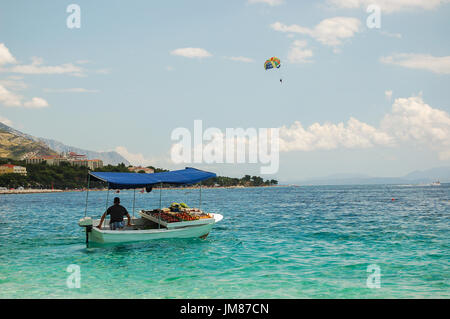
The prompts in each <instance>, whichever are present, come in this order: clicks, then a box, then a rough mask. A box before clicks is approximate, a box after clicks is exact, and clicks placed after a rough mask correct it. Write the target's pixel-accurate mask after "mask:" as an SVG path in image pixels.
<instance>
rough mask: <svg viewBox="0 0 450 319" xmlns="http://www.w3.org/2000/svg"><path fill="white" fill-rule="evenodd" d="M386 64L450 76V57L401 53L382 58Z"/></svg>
mask: <svg viewBox="0 0 450 319" xmlns="http://www.w3.org/2000/svg"><path fill="white" fill-rule="evenodd" d="M380 61H381V62H382V63H385V64H393V65H399V66H402V67H405V68H410V69H419V70H426V71H431V72H434V73H437V74H450V56H442V57H435V56H432V55H429V54H414V53H399V54H394V55H391V56H387V57H381V59H380Z"/></svg>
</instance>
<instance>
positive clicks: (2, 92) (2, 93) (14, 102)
mask: <svg viewBox="0 0 450 319" xmlns="http://www.w3.org/2000/svg"><path fill="white" fill-rule="evenodd" d="M0 103H2V104H3V105H5V106H22V96H20V95H18V94H15V93H13V92H11V91H9V90H8V89H7V88H5V87H4V86H3V85H0Z"/></svg>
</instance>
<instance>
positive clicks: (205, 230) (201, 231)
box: [88, 214, 223, 244]
mask: <svg viewBox="0 0 450 319" xmlns="http://www.w3.org/2000/svg"><path fill="white" fill-rule="evenodd" d="M211 215H213V216H214V221H213V222H212V223H209V224H203V225H196V226H187V227H181V228H174V229H167V228H160V229H148V230H108V229H98V228H97V227H92V229H91V231H90V232H88V236H89V242H94V243H105V244H106V243H125V242H136V241H149V240H155V239H167V238H198V237H206V236H207V235H208V234H209V232H210V231H211V229H212V228H213V226H214V225H215V224H216V223H217V222H218V221H220V220H222V218H223V216H222V215H220V214H211ZM94 225H98V223H94ZM105 226H106V225H105Z"/></svg>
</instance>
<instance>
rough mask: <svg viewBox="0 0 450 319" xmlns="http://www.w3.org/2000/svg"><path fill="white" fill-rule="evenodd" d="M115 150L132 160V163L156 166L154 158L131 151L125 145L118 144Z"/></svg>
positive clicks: (129, 160)
mask: <svg viewBox="0 0 450 319" xmlns="http://www.w3.org/2000/svg"><path fill="white" fill-rule="evenodd" d="M115 151H116V152H117V153H119V154H120V155H122V156H123V157H125V159H126V160H127V161H128V162H130V163H131V164H132V165H140V166H150V165H152V166H154V165H155V161H154V160H152V159H148V158H145V156H144V155H142V154H141V153H131V152H129V151H128V150H127V148H126V147H124V146H117V147H116V148H115Z"/></svg>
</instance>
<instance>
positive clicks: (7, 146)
mask: <svg viewBox="0 0 450 319" xmlns="http://www.w3.org/2000/svg"><path fill="white" fill-rule="evenodd" d="M36 155H39V156H51V155H57V153H56V152H55V151H54V150H52V149H50V148H49V147H48V146H47V145H46V144H44V143H43V142H40V141H36V140H34V139H33V138H31V137H30V136H29V135H27V134H24V133H22V132H20V131H17V130H15V129H13V128H11V127H9V126H7V125H5V124H3V123H0V157H7V158H12V159H17V160H22V159H24V158H25V157H26V156H36Z"/></svg>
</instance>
